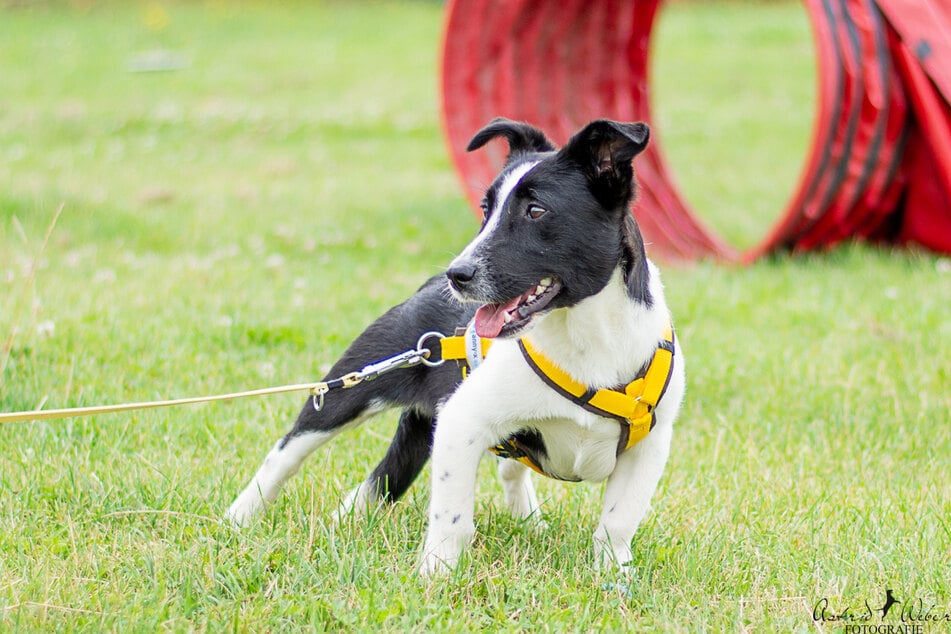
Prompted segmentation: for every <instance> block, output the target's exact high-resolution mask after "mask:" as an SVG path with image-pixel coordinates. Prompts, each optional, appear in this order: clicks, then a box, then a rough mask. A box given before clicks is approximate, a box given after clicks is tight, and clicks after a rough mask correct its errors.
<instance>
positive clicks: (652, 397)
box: [518, 324, 674, 454]
mask: <svg viewBox="0 0 951 634" xmlns="http://www.w3.org/2000/svg"><path fill="white" fill-rule="evenodd" d="M662 337H663V338H662V340H661V341H660V343H659V344H658V346H657V350H656V351H655V352H654V356H653V357H652V358H651V361H650V363H649V364H648V365H647V367H646V368H644V369H643V370H641V372H639V373H638V376H637V377H636V378H635V379H634V380H633V381H631V382H630V383H628V384H627V385H624V386H621V387H619V388H616V389H607V388H601V389H597V390H595V389H591V388H589V387H588V386H586V385H585V384H583V383H581V382H579V381H577V380H576V379H575V378H574V377H572V376H571V375H570V374H568V373H567V372H565V371H564V370H562V369H561V368H559V367H558V366H557V365H555V364H554V363H553V362H552V361H551V360H550V359H548V358H547V357H546V356H545V355H543V354H542V353H541V352H539V351H538V350H537V349H536V348H534V347H533V346H532V344H531V342H529V341H528V340H527V339H520V340H519V342H518V345H519V349H520V350H521V351H522V356H523V357H524V358H525V361H526V362H527V363H528V365H529V367H531V368H532V370H534V371H535V374H537V375H538V377H539V378H540V379H541V380H542V381H544V382H545V384H546V385H548V386H549V387H551V388H552V389H553V390H555V391H556V392H558V393H559V394H561V395H562V396H564V397H565V398H567V399H568V400H570V401H572V402H573V403H576V404H577V405H579V406H580V407H582V408H584V409H585V410H587V411H589V412H593V413H595V414H598V415H600V416H606V417H608V418H613V419H615V420H617V421H618V422H620V423H621V438H620V440H619V441H618V454H620V453H621V452H623V451H626V450H627V449H630V448H631V447H633V446H634V445H636V444H637V443H638V442H640V441H641V440H643V439H644V437H645V436H647V434H648V433H649V432H650V430H651V429H653V428H654V425H655V424H656V422H657V421H656V418H655V415H654V408H655V407H657V404H658V403H659V402H660V399H661V398H663V396H664V393H665V392H666V391H667V385H668V384H669V383H670V377H671V376H672V375H673V370H674V329H673V326H672V325H670V324H668V325H667V327H666V328H665V329H664V332H663V335H662Z"/></svg>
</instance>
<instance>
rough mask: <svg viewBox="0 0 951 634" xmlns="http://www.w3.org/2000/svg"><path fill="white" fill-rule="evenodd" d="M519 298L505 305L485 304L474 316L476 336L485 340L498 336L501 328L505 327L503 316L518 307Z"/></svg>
mask: <svg viewBox="0 0 951 634" xmlns="http://www.w3.org/2000/svg"><path fill="white" fill-rule="evenodd" d="M520 299H521V297H516V298H515V299H513V300H512V301H510V302H507V303H505V304H486V305H485V306H482V307H480V308H479V310H477V311H476V314H475V329H476V334H477V335H479V336H480V337H485V338H486V339H494V338H495V337H498V336H499V333H500V332H501V331H502V326H504V325H505V314H506V313H507V312H509V311H510V310H512V309H514V308H515V307H516V306H518V302H519V300H520Z"/></svg>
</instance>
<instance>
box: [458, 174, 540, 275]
mask: <svg viewBox="0 0 951 634" xmlns="http://www.w3.org/2000/svg"><path fill="white" fill-rule="evenodd" d="M540 162H541V161H529V162H526V163H522V164H521V165H519V166H517V167H515V168H513V169H512V171H511V172H509V173H508V174H506V175H505V178H503V179H502V184H501V185H500V186H499V191H498V193H497V194H496V196H495V206H494V207H493V208H492V209H490V210H489V211H488V213H489V222H488V224H487V225H486V226H485V227H484V228H483V229H482V231H480V232H479V235H477V236H476V237H475V238H474V239H473V240H472V242H470V243H469V245H468V246H467V247H466V248H465V249H464V250H463V252H462V253H460V254H459V258H457V259H460V258H465V257H471V256H472V254H473V253H474V251H475V249H476V248H477V247H478V246H479V245H480V244H481V243H482V242H483V241H484V240H485V239H486V238H487V237H488V236H490V235H492V233H493V232H494V231H495V230H496V229H497V228H498V226H499V223H500V222H501V218H502V210H503V209H504V208H505V203H506V201H507V200H508V198H509V196H511V195H512V192H513V191H515V188H516V187H518V184H519V183H521V182H522V179H523V178H525V175H526V174H528V173H529V172H530V171H531V170H532V168H533V167H535V166H536V165H538V164H539V163H540Z"/></svg>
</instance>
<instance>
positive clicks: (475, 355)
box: [442, 321, 492, 379]
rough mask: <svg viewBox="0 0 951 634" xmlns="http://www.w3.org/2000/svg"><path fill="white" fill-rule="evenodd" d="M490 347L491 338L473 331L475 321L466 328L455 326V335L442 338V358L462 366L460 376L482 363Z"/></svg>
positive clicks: (463, 376)
mask: <svg viewBox="0 0 951 634" xmlns="http://www.w3.org/2000/svg"><path fill="white" fill-rule="evenodd" d="M491 347H492V340H491V339H483V338H482V337H480V336H479V335H478V334H476V331H475V321H472V322H470V323H469V325H468V327H466V328H456V333H455V336H453V337H445V338H444V339H442V358H443V359H444V360H447V359H448V360H451V361H456V362H457V363H458V364H459V365H460V366H461V367H462V378H463V379H465V378H466V377H467V376H468V373H469V372H471V371H472V370H475V369H476V368H477V367H479V366H480V365H482V360H483V359H484V358H485V355H487V354H488V353H489V348H491Z"/></svg>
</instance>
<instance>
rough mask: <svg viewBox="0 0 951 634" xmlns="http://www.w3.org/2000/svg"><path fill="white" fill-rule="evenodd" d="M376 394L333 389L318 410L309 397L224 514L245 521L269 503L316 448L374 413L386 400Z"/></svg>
mask: <svg viewBox="0 0 951 634" xmlns="http://www.w3.org/2000/svg"><path fill="white" fill-rule="evenodd" d="M374 394H376V393H375V392H373V391H371V390H366V389H365V388H364V387H363V386H360V387H357V388H353V389H350V390H345V391H342V392H335V393H334V394H333V399H332V400H331V399H329V398H328V399H327V402H326V404H325V406H324V408H323V409H321V410H320V411H319V412H318V411H317V410H316V409H315V408H314V406H313V404H312V403H311V402H310V400H308V401H307V403H306V404H305V405H304V407H303V409H301V412H300V414H299V415H298V417H297V422H295V423H294V427H293V428H292V429H291V431H290V432H289V433H288V434H287V435H286V436H284V437H283V438H282V439H281V440H279V441H278V442H277V444H275V445H274V447H273V448H272V449H271V451H270V452H268V454H267V456H266V457H265V458H264V462H263V464H261V467H260V468H259V469H258V471H257V473H256V474H254V477H253V478H252V479H251V482H250V483H249V484H248V486H247V487H245V489H244V490H243V491H242V492H241V493H240V494H239V495H238V497H237V498H235V501H234V502H233V503H232V504H231V507H230V508H229V509H228V511H227V513H226V514H225V517H227V518H228V519H229V520H231V521H232V522H233V523H234V524H237V525H239V526H240V525H243V524H246V523H247V522H248V521H249V520H250V519H251V518H253V517H254V516H255V515H257V514H258V513H259V512H260V511H261V510H262V509H263V508H264V506H265V505H267V504H270V503H271V502H273V501H274V500H275V499H276V498H277V495H278V493H280V491H281V487H282V486H283V485H284V483H285V482H286V481H287V479H288V478H290V477H291V476H292V475H294V474H295V473H297V470H298V469H300V466H301V463H303V461H304V459H305V458H307V456H309V455H310V454H311V453H312V452H313V451H314V450H315V449H317V448H318V447H320V446H321V445H323V444H324V443H326V442H327V441H329V440H330V439H331V438H333V437H334V436H336V435H337V434H339V433H340V432H341V431H343V430H344V429H347V428H350V427H354V426H356V425H358V424H360V423H361V422H363V420H365V419H366V418H368V417H369V416H372V415H373V414H376V413H378V412H380V411H382V410H384V409H386V407H387V406H388V405H389V403H387V402H385V401H383V400H381V399H378V398H372V395H374Z"/></svg>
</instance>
